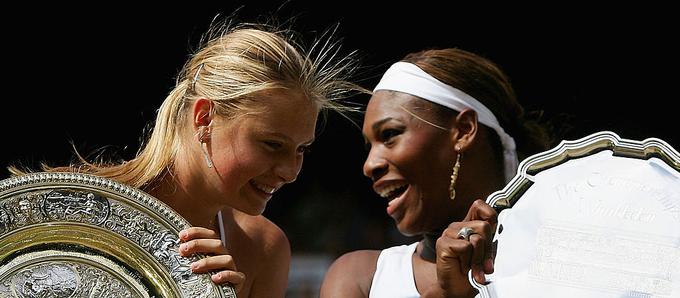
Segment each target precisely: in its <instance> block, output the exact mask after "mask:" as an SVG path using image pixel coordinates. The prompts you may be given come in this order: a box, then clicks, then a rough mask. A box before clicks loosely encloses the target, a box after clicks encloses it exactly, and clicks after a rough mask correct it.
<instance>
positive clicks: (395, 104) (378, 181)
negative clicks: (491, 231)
mask: <svg viewBox="0 0 680 298" xmlns="http://www.w3.org/2000/svg"><path fill="white" fill-rule="evenodd" d="M414 103H418V106H422V105H425V106H427V105H428V104H429V103H426V102H425V101H424V100H422V99H420V98H418V97H415V96H412V95H409V94H405V93H401V92H394V91H377V92H375V93H374V95H373V96H372V97H371V100H370V101H369V103H368V106H367V108H366V114H365V117H364V124H363V134H364V137H365V139H366V143H367V145H369V146H370V151H369V153H368V157H367V158H366V161H365V163H364V168H363V170H364V175H366V176H367V177H368V178H371V179H372V180H373V189H374V190H375V192H376V193H378V195H380V196H381V197H383V198H386V199H388V200H389V204H388V207H387V213H388V214H389V215H390V216H391V217H392V218H393V219H394V220H395V221H396V224H397V228H398V229H399V231H400V232H401V233H403V234H404V235H416V234H420V233H422V232H426V231H431V230H433V229H437V228H440V227H441V226H442V224H445V223H446V221H447V220H448V219H449V218H450V214H451V213H452V210H451V209H452V204H451V200H449V195H448V186H449V183H450V180H449V179H448V177H449V176H450V175H451V169H452V165H453V163H454V162H455V155H454V151H453V145H454V144H452V143H451V138H450V132H449V131H447V130H443V129H441V128H437V127H435V126H433V125H430V124H428V123H426V122H424V121H423V119H426V120H427V121H431V122H432V121H434V120H433V119H436V117H435V116H434V115H435V113H434V112H432V109H414ZM413 114H416V115H417V117H419V118H421V119H418V118H416V117H414V116H413ZM440 125H441V124H440Z"/></svg>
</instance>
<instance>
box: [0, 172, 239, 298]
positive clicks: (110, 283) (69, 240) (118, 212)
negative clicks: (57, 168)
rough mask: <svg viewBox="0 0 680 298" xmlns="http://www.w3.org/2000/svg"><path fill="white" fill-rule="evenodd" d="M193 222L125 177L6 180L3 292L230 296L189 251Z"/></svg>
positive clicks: (0, 211)
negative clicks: (185, 247)
mask: <svg viewBox="0 0 680 298" xmlns="http://www.w3.org/2000/svg"><path fill="white" fill-rule="evenodd" d="M189 226H190V225H189V223H188V222H187V221H186V220H185V219H183V218H182V217H181V216H180V215H179V214H178V213H176V212H175V211H174V210H172V209H171V208H170V207H168V206H167V205H165V204H164V203H163V202H161V201H159V200H157V199H155V198H153V197H151V196H150V195H148V194H146V193H144V192H142V191H139V190H137V189H133V188H130V187H128V186H125V185H122V184H120V183H117V182H114V181H111V180H108V179H103V178H99V177H95V176H91V175H84V174H74V173H35V174H28V175H25V176H19V177H14V178H9V179H5V180H2V181H0V297H2V298H5V297H8V298H9V297H12V298H15V297H16V298H38V297H40V298H43V297H50V298H72V297H74V298H75V297H155V298H158V297H192V298H193V297H206V298H207V297H226V298H235V297H236V294H235V291H234V289H233V288H232V287H229V286H218V285H215V284H214V283H213V282H212V281H211V280H210V275H209V274H194V273H192V272H191V269H190V267H189V266H190V264H191V263H192V262H194V261H197V260H199V259H200V258H202V257H204V256H200V255H197V256H193V257H191V258H186V257H182V256H180V255H179V252H178V250H177V248H178V246H179V238H178V233H179V231H180V230H182V229H184V228H187V227H189Z"/></svg>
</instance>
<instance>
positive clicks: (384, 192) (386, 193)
mask: <svg viewBox="0 0 680 298" xmlns="http://www.w3.org/2000/svg"><path fill="white" fill-rule="evenodd" d="M404 186H406V184H394V185H390V186H388V187H385V188H384V189H382V190H380V193H379V194H380V196H381V197H383V198H388V197H389V196H390V194H391V193H392V192H393V191H394V190H395V189H398V188H401V187H404Z"/></svg>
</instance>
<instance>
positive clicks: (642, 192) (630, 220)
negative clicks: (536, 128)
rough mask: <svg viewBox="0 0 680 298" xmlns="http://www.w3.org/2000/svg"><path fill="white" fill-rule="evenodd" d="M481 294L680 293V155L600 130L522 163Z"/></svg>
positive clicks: (506, 297) (500, 198) (495, 198)
mask: <svg viewBox="0 0 680 298" xmlns="http://www.w3.org/2000/svg"><path fill="white" fill-rule="evenodd" d="M487 203H489V205H491V206H493V207H494V208H496V209H497V210H500V209H502V211H501V212H500V213H499V218H498V219H499V221H498V225H497V228H496V233H495V236H494V241H495V244H496V258H495V263H494V264H495V265H494V267H495V271H494V273H493V274H491V275H489V276H487V277H488V280H491V282H490V283H489V284H487V285H480V284H478V283H476V282H475V281H474V280H473V279H472V278H470V282H471V283H472V284H473V286H474V287H475V288H477V289H478V290H479V296H481V297H485V298H486V297H489V298H490V297H497V298H518V297H522V298H525V297H558V298H559V297H570V298H571V297H585V298H589V297H598V298H602V297H612V298H614V297H616V298H651V297H669V298H670V297H680V155H679V154H678V152H677V151H676V150H675V149H673V148H672V147H671V146H670V145H668V144H667V143H666V142H664V141H662V140H659V139H656V138H649V139H646V140H644V141H634V140H627V139H621V138H620V137H619V136H618V135H617V134H615V133H613V132H608V131H604V132H599V133H595V134H593V135H590V136H588V137H585V138H582V139H580V140H576V141H562V143H560V145H558V146H557V147H556V148H554V149H552V150H549V151H546V152H544V153H540V154H537V155H534V156H532V157H529V158H527V159H526V160H524V161H523V162H522V163H520V168H519V170H518V173H517V175H516V176H515V177H514V178H513V179H512V180H511V181H510V183H508V185H506V187H505V188H504V189H503V190H500V191H497V192H495V193H493V194H491V195H490V196H489V197H488V198H487Z"/></svg>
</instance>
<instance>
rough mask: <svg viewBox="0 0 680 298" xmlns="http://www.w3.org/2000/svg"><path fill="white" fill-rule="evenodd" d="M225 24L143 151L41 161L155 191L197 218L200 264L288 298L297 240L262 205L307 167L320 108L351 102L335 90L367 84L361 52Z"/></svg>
mask: <svg viewBox="0 0 680 298" xmlns="http://www.w3.org/2000/svg"><path fill="white" fill-rule="evenodd" d="M225 24H226V22H225V23H222V24H216V25H213V27H211V30H210V31H209V32H208V33H207V34H206V35H205V37H206V38H205V39H204V42H203V43H202V45H201V47H200V48H199V49H198V50H197V51H196V52H195V53H194V54H193V55H191V57H190V59H189V60H188V61H187V62H186V63H185V65H184V67H183V68H182V70H181V71H180V73H179V75H178V78H177V82H176V86H175V87H174V89H172V90H171V91H170V93H169V95H168V96H167V98H166V99H165V101H164V102H163V103H162V105H161V107H160V109H159V110H158V115H157V118H156V120H155V126H154V128H153V132H152V134H151V135H150V137H149V138H148V140H147V141H146V142H145V144H144V145H143V146H142V148H141V149H140V150H139V152H138V154H137V155H136V156H135V157H134V158H133V159H131V160H128V161H124V162H108V163H104V162H91V161H86V160H84V159H82V158H80V162H79V163H77V164H72V165H69V166H65V167H49V166H46V165H45V166H44V167H43V170H46V171H72V172H81V173H89V174H94V175H98V176H101V177H105V178H110V179H113V180H116V181H118V182H122V183H124V184H127V185H130V186H133V187H136V188H139V189H141V190H144V191H146V192H147V193H149V194H151V195H152V196H154V197H155V198H157V199H159V200H161V201H163V202H165V203H166V204H168V205H169V206H170V207H172V208H173V209H174V210H176V211H177V212H178V213H180V214H181V215H182V216H183V217H184V218H186V219H187V220H188V221H189V222H190V223H191V224H192V225H193V226H194V227H192V228H189V229H187V230H184V231H182V232H181V233H180V240H181V241H183V243H182V244H181V245H180V253H181V254H182V255H191V254H196V253H201V254H206V255H208V256H210V257H206V258H203V259H201V260H199V261H197V262H195V263H193V264H192V270H193V271H194V272H196V273H202V272H208V271H214V272H216V273H215V274H214V275H213V276H212V280H213V281H214V282H215V283H230V284H232V285H234V286H235V288H236V290H237V293H238V296H239V297H266V298H271V297H284V295H285V291H286V286H287V281H288V268H289V264H290V259H291V255H290V254H291V252H290V245H289V243H288V239H287V238H286V235H285V234H284V233H283V231H282V230H281V229H279V227H277V226H276V225H275V224H274V223H272V222H271V221H269V220H268V219H266V218H265V217H263V216H262V215H261V214H262V212H263V211H264V209H265V206H266V204H267V202H268V201H269V200H270V199H271V198H272V196H273V195H274V194H275V193H276V191H277V190H279V189H281V187H283V186H284V185H285V184H287V183H291V182H293V181H295V179H296V177H297V176H298V173H299V172H300V169H301V166H302V161H303V158H304V153H305V150H306V149H307V148H308V147H309V146H310V144H312V142H314V137H315V126H316V123H317V118H318V116H319V113H320V111H322V110H325V109H331V110H338V111H346V110H347V108H346V107H345V106H343V105H340V104H339V103H338V102H337V101H336V99H339V98H342V97H345V96H348V95H349V94H350V93H348V92H349V91H356V90H360V88H359V87H357V86H356V85H354V84H351V83H349V82H348V81H347V80H346V79H347V78H348V75H350V72H351V70H352V69H353V65H354V64H353V60H352V59H351V55H348V56H346V57H344V58H342V59H338V60H336V58H338V55H336V54H337V50H338V44H337V43H332V42H331V43H326V42H317V43H315V45H314V46H313V47H312V49H314V51H308V52H305V51H304V50H302V49H300V48H299V47H298V46H297V43H295V42H294V41H293V40H289V39H288V38H289V37H290V36H294V35H293V34H291V32H289V31H285V30H278V29H276V28H273V27H270V26H265V25H254V24H241V25H225ZM325 38H328V39H330V38H332V36H331V37H329V36H328V35H326V36H325ZM328 44H330V46H328ZM324 45H326V46H324ZM143 70H144V68H143V67H140V68H138V71H140V72H143ZM10 171H11V172H12V173H13V174H17V175H19V174H22V173H24V172H25V171H21V170H19V169H17V168H11V169H10ZM218 213H219V214H220V216H219V217H220V220H217V219H216V218H217V217H216V214H218ZM220 235H226V237H225V238H224V241H222V240H221V237H220Z"/></svg>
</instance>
